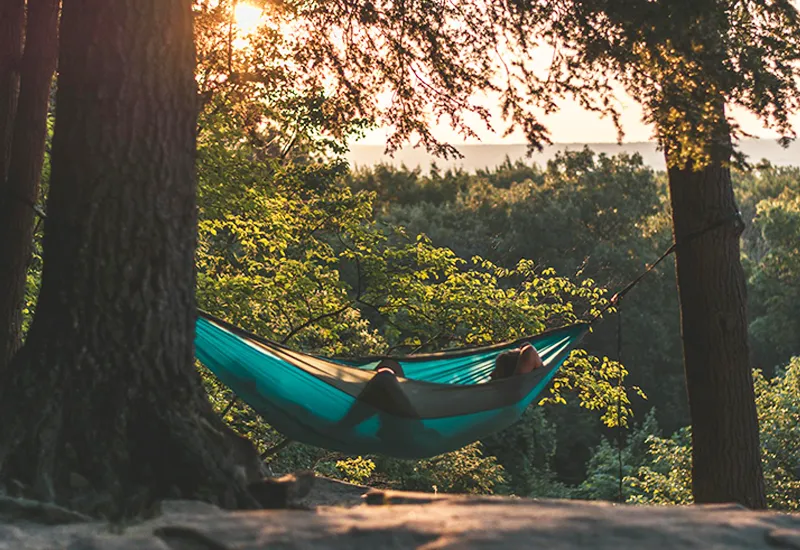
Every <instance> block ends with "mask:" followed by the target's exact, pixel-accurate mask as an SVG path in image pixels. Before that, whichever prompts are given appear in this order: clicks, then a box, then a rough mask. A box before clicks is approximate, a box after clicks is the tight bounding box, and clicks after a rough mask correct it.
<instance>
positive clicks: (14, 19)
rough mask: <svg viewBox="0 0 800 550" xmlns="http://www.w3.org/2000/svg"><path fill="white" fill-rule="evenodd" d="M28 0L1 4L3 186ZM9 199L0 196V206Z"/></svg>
mask: <svg viewBox="0 0 800 550" xmlns="http://www.w3.org/2000/svg"><path fill="white" fill-rule="evenodd" d="M24 21H25V0H0V184H2V182H3V181H4V180H5V177H6V173H7V172H8V158H9V155H10V145H11V128H12V126H13V124H14V114H15V113H16V112H17V96H18V92H19V64H20V59H21V58H22V28H23V25H24ZM7 200H8V197H5V196H0V204H2V203H3V202H5V201H7Z"/></svg>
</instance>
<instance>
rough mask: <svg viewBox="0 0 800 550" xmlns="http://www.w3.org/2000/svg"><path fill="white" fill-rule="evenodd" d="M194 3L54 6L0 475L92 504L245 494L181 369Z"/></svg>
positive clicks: (185, 337)
mask: <svg viewBox="0 0 800 550" xmlns="http://www.w3.org/2000/svg"><path fill="white" fill-rule="evenodd" d="M191 4H192V2H191V0H65V1H64V5H63V11H62V16H61V43H60V58H59V76H58V92H57V97H56V127H55V134H54V138H53V152H52V179H51V187H50V192H49V197H48V218H47V220H46V222H45V237H44V245H43V246H44V249H43V256H44V257H43V260H44V271H43V275H42V288H41V293H40V298H39V303H38V305H37V310H36V314H35V317H34V320H33V324H32V326H31V329H30V332H29V334H28V337H27V339H26V342H25V345H24V346H23V348H22V349H21V351H20V352H19V353H18V354H17V355H16V357H15V359H14V360H13V361H12V363H11V365H10V367H9V372H8V376H7V379H8V384H7V385H4V386H2V391H3V392H4V394H3V395H0V418H2V419H3V422H2V423H0V478H6V479H8V478H13V479H17V480H20V481H21V482H22V483H23V484H26V485H27V486H28V487H29V488H30V489H29V490H30V492H31V493H32V494H34V495H36V496H38V497H39V498H48V499H55V500H56V501H58V502H62V503H65V504H67V505H70V506H72V507H75V508H78V509H82V510H85V511H88V512H93V513H103V514H130V513H137V512H139V511H140V509H141V507H142V506H146V505H148V504H149V503H151V502H152V501H153V500H155V499H158V498H164V497H168V496H171V497H183V498H204V499H208V500H212V501H214V502H217V503H220V504H222V505H226V506H255V505H256V502H255V501H254V500H253V499H252V497H251V496H250V494H249V493H248V492H247V490H246V487H245V482H246V479H245V477H246V476H245V475H244V474H243V472H244V471H245V469H246V467H247V466H252V465H253V464H255V467H257V465H258V455H257V453H256V452H255V449H254V448H253V447H252V445H244V446H242V445H230V441H232V440H235V441H238V440H236V439H235V437H233V436H232V432H229V431H228V430H227V428H226V427H225V426H224V424H223V423H222V422H221V420H219V419H217V418H216V417H215V415H214V414H213V411H212V409H211V406H210V404H209V402H208V400H207V398H206V396H205V393H204V391H203V388H202V385H201V382H200V378H199V375H198V373H197V372H196V370H195V368H194V349H193V340H194V323H195V302H194V249H195V239H196V205H195V196H196V187H195V168H194V156H195V123H196V107H195V104H196V95H195V84H194V77H193V70H194V49H193V36H192V13H191ZM22 396H24V397H22ZM231 453H234V454H231Z"/></svg>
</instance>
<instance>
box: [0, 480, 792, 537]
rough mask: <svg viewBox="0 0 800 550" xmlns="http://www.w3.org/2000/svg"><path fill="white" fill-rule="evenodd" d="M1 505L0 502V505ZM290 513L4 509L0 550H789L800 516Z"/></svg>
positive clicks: (406, 508) (371, 501)
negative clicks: (126, 516)
mask: <svg viewBox="0 0 800 550" xmlns="http://www.w3.org/2000/svg"><path fill="white" fill-rule="evenodd" d="M4 498H5V497H4ZM290 505H291V506H292V507H293V509H286V510H262V511H256V512H226V511H222V510H220V509H218V508H216V507H214V506H211V505H208V504H204V503H200V502H187V501H167V502H164V503H162V504H161V506H160V508H159V510H157V511H156V513H155V515H154V517H152V518H150V519H147V520H145V521H142V522H138V523H135V524H130V525H119V524H107V523H102V522H88V521H85V518H83V517H81V516H78V515H73V514H70V513H68V512H66V511H63V510H57V507H52V506H50V505H42V504H36V503H32V502H30V501H27V502H20V501H16V502H14V501H12V500H10V499H7V498H5V500H3V501H2V502H0V550H61V549H64V550H134V549H136V550H251V549H257V548H259V549H260V548H270V549H272V548H278V549H282V548H286V549H288V548H302V549H323V548H325V549H339V548H341V549H356V550H358V549H364V550H367V549H369V550H372V549H374V548H420V549H426V550H433V549H440V548H453V549H469V548H504V549H506V548H509V549H512V548H525V549H529V548H547V549H553V550H559V549H573V548H592V549H596V550H603V549H613V550H620V549H624V548H632V549H637V550H638V549H649V548H658V549H672V548H675V549H681V550H689V549H703V550H712V549H716V548H719V549H722V548H725V549H747V550H759V549H786V550H800V516H798V515H789V514H779V513H773V512H752V511H749V510H746V509H744V508H742V507H740V506H736V505H716V506H686V507H678V506H675V507H653V506H627V505H614V504H609V503H594V502H581V501H563V500H558V501H557V500H532V499H516V498H504V497H469V496H450V495H429V494H420V493H400V492H393V491H375V490H372V491H368V489H367V488H365V487H359V486H356V485H349V484H346V483H340V482H336V481H332V480H325V479H320V478H317V479H316V480H315V482H314V484H313V488H312V489H311V490H310V492H308V493H307V494H306V495H304V496H303V497H302V498H298V499H296V500H295V501H294V502H291V503H290Z"/></svg>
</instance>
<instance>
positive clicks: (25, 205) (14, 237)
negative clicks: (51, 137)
mask: <svg viewBox="0 0 800 550" xmlns="http://www.w3.org/2000/svg"><path fill="white" fill-rule="evenodd" d="M58 9H59V0H28V16H27V25H26V32H25V37H26V38H25V53H24V54H23V57H22V63H21V66H20V88H19V90H20V91H19V100H18V103H17V113H16V116H15V118H14V125H13V132H12V139H11V156H10V160H9V168H8V176H7V178H6V180H5V183H2V182H0V188H2V191H3V193H2V194H3V196H4V197H5V199H6V200H3V201H0V289H1V290H0V373H2V372H3V370H4V369H5V367H6V365H8V362H9V361H10V360H11V357H12V356H13V355H14V353H16V351H17V349H18V348H19V345H20V344H21V342H22V307H23V304H24V300H25V287H26V282H27V274H28V265H29V263H30V256H31V243H32V240H33V222H34V210H33V205H34V204H36V198H37V195H38V194H39V180H40V177H41V173H42V163H43V161H44V145H45V141H46V139H47V111H48V107H49V100H50V83H51V81H52V78H53V71H54V70H55V67H56V58H57V56H58Z"/></svg>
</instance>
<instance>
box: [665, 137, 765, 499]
mask: <svg viewBox="0 0 800 550" xmlns="http://www.w3.org/2000/svg"><path fill="white" fill-rule="evenodd" d="M724 149H726V151H728V152H727V154H725V153H719V154H716V156H715V157H714V158H713V160H712V162H711V164H710V165H708V166H707V167H705V168H704V169H702V170H698V171H695V170H693V169H692V168H691V167H684V168H670V169H669V170H668V176H669V188H670V197H671V201H672V217H673V224H674V233H675V241H676V242H677V243H679V245H678V247H677V250H676V269H677V276H678V291H679V298H680V306H681V333H682V338H683V353H684V367H685V370H686V384H687V389H688V394H689V407H690V412H691V417H692V440H693V457H692V458H693V462H692V464H693V467H692V468H693V469H692V490H693V493H694V499H695V502H697V503H711V502H738V503H740V504H742V505H744V506H747V507H749V508H755V509H760V508H765V507H766V498H765V493H764V480H763V474H762V468H761V454H760V446H759V433H758V419H757V416H756V408H755V396H754V392H753V378H752V373H751V369H750V364H749V350H748V343H747V312H746V303H747V301H746V289H745V278H744V271H743V269H742V265H741V261H740V251H739V236H740V234H741V231H742V227H741V224H740V223H736V222H735V221H734V220H730V221H729V223H726V224H723V225H721V226H719V227H716V228H714V229H712V230H708V231H706V232H704V233H702V234H700V235H697V236H696V237H694V238H690V239H688V240H684V239H685V237H686V236H687V235H691V234H696V232H701V231H703V230H705V229H707V228H709V226H711V225H713V224H715V223H717V222H719V221H720V220H722V219H725V218H729V219H730V216H731V215H732V214H733V213H735V212H736V211H737V206H736V202H735V199H734V195H733V187H732V185H731V175H730V170H729V169H728V168H727V167H725V166H726V164H727V163H726V162H725V161H726V160H727V158H728V157H729V150H728V149H727V148H724Z"/></svg>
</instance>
